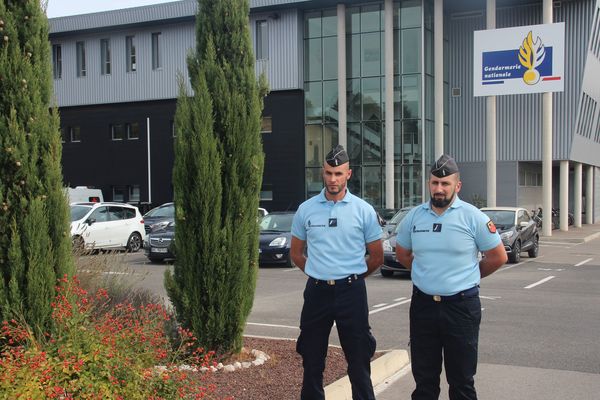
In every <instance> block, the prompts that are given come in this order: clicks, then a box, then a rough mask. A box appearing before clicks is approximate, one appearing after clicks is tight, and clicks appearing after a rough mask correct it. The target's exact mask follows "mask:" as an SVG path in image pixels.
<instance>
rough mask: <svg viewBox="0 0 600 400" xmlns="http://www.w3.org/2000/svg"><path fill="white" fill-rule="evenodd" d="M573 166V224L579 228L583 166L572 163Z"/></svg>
mask: <svg viewBox="0 0 600 400" xmlns="http://www.w3.org/2000/svg"><path fill="white" fill-rule="evenodd" d="M573 167H574V173H573V217H574V218H575V221H574V222H573V226H575V227H576V228H581V196H582V190H581V187H582V186H581V184H582V180H581V179H582V175H583V174H582V171H583V166H582V165H581V163H574V165H573Z"/></svg>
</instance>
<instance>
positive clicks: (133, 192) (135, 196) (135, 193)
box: [129, 185, 140, 201]
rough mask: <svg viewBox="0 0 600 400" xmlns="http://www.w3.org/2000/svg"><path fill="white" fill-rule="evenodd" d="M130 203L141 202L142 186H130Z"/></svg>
mask: <svg viewBox="0 0 600 400" xmlns="http://www.w3.org/2000/svg"><path fill="white" fill-rule="evenodd" d="M129 201H140V185H131V186H129Z"/></svg>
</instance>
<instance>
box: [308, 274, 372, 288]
mask: <svg viewBox="0 0 600 400" xmlns="http://www.w3.org/2000/svg"><path fill="white" fill-rule="evenodd" d="M364 276H365V274H352V275H349V276H347V277H345V278H342V279H327V280H323V279H316V278H313V277H310V280H311V281H313V282H314V283H315V285H319V284H320V285H329V286H335V285H342V284H346V285H350V284H352V282H355V281H357V280H359V279H362V278H363V277H364Z"/></svg>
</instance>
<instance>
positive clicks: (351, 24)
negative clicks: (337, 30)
mask: <svg viewBox="0 0 600 400" xmlns="http://www.w3.org/2000/svg"><path fill="white" fill-rule="evenodd" d="M346 32H347V33H359V32H360V7H348V8H346Z"/></svg>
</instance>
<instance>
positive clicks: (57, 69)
mask: <svg viewBox="0 0 600 400" xmlns="http://www.w3.org/2000/svg"><path fill="white" fill-rule="evenodd" d="M52 76H53V77H54V79H62V45H61V44H53V45H52Z"/></svg>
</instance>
